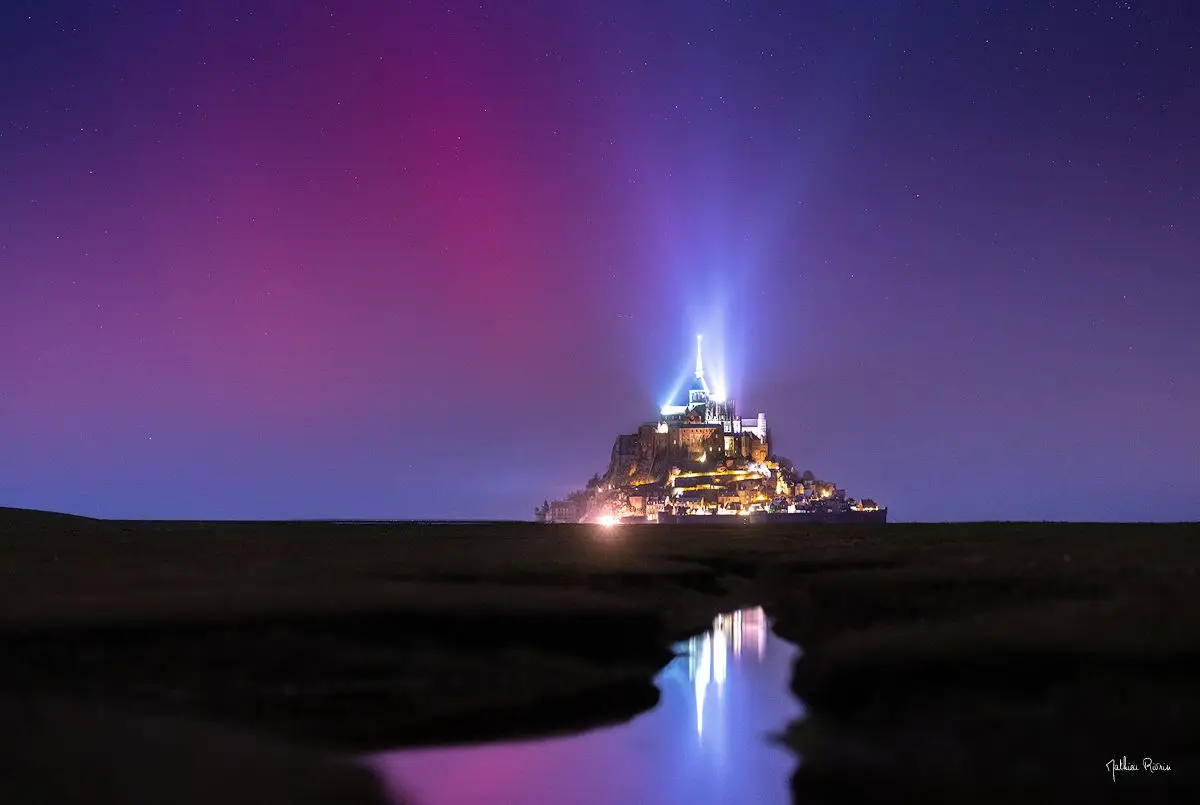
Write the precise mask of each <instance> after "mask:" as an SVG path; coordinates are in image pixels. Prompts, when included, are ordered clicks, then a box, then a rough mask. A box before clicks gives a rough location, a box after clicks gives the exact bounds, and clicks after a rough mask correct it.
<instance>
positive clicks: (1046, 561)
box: [0, 510, 1200, 802]
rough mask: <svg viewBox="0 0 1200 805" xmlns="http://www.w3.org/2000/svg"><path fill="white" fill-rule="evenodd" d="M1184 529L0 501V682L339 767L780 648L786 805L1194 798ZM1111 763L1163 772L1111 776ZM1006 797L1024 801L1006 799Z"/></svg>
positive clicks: (1193, 600)
mask: <svg viewBox="0 0 1200 805" xmlns="http://www.w3.org/2000/svg"><path fill="white" fill-rule="evenodd" d="M1198 566H1200V527H1198V526H1196V525H1103V524H1030V523H995V524H961V525H949V524H947V525H901V524H894V525H888V526H884V527H878V526H874V527H870V526H868V527H861V526H860V527H854V526H830V525H826V526H807V527H805V526H801V527H797V526H769V525H756V526H750V525H747V524H742V523H732V524H728V525H725V524H713V525H709V524H704V525H701V526H661V527H656V526H621V527H618V528H614V529H602V528H599V527H593V526H573V525H561V526H560V525H554V526H542V525H532V524H517V523H512V524H505V523H494V524H489V523H481V524H459V525H432V524H369V525H367V524H353V525H344V524H343V525H338V524H328V523H141V522H137V523H135V522H109V521H96V520H87V519H83V518H71V517H65V516H61V515H48V514H40V513H29V512H21V511H18V510H0V651H3V656H4V657H5V659H6V662H5V663H3V667H2V668H0V692H7V693H11V694H17V695H29V694H55V695H69V696H73V697H92V698H94V697H103V698H105V699H106V700H110V701H117V702H124V703H128V704H130V706H135V707H142V708H152V709H155V710H158V711H164V712H171V713H181V714H184V715H203V716H207V717H216V718H219V719H223V720H227V721H234V722H240V723H244V724H249V725H251V726H256V727H260V728H264V729H267V730H270V731H273V732H276V733H279V734H282V735H285V736H287V737H290V738H294V739H300V740H303V741H305V742H308V743H311V744H314V745H317V746H323V747H327V748H333V749H339V750H347V749H353V750H359V749H367V748H371V749H375V748H385V747H391V746H400V745H406V744H412V743H424V742H429V741H454V740H469V739H475V738H479V737H484V736H497V735H510V734H521V733H524V732H529V731H546V730H556V729H567V728H571V727H577V726H579V725H581V724H587V723H598V722H602V721H606V720H614V719H621V718H626V717H628V716H630V715H632V714H634V713H636V712H638V711H639V710H641V709H644V708H645V707H648V706H650V705H652V704H653V703H654V701H655V700H656V695H657V694H656V692H655V690H654V688H653V686H652V684H651V683H650V679H651V677H652V675H653V674H654V673H655V671H656V670H657V669H658V668H659V667H661V665H662V663H663V662H664V661H665V658H666V652H665V647H666V646H667V645H668V643H669V642H670V640H671V639H673V638H677V637H681V636H683V635H685V634H688V633H690V632H693V631H697V630H699V629H701V628H703V627H704V626H705V625H706V624H707V623H708V622H709V620H710V619H711V617H712V615H713V614H715V613H716V612H717V611H721V610H726V609H730V608H733V607H735V606H738V605H743V604H750V603H755V604H763V605H764V606H766V607H767V610H768V612H769V614H770V615H771V616H772V617H773V619H774V622H775V629H776V631H777V632H778V633H780V634H781V635H783V636H784V637H787V638H789V639H791V640H794V641H795V642H797V643H798V644H800V645H801V646H802V647H803V648H804V656H803V657H802V658H801V659H800V660H799V661H798V664H797V668H796V674H795V678H794V683H793V685H794V689H795V691H796V693H797V694H798V695H799V696H800V697H801V698H803V699H804V701H805V702H806V704H807V705H808V709H809V712H810V714H811V717H810V718H809V719H808V720H806V721H804V722H802V723H799V724H797V725H795V726H794V727H793V729H792V730H791V731H790V733H789V734H788V736H787V742H788V743H789V745H791V746H793V747H795V748H796V749H797V750H798V751H800V752H801V753H802V754H803V757H804V759H805V762H804V766H803V767H802V769H801V771H800V772H799V773H798V774H797V776H796V778H795V780H794V786H795V789H796V796H797V800H798V801H801V800H802V801H805V802H821V801H829V802H834V801H857V800H859V799H861V798H863V797H867V796H871V797H875V796H881V795H888V796H895V795H902V797H903V796H912V797H918V796H919V797H921V798H923V799H924V800H926V801H955V802H957V801H965V800H968V799H969V800H971V801H1012V798H1013V797H1014V796H1017V795H1019V794H1020V793H1021V791H1025V790H1027V787H1033V786H1036V787H1038V788H1039V789H1040V790H1042V791H1043V792H1046V793H1047V794H1051V793H1052V794H1054V795H1055V796H1060V797H1069V798H1072V799H1074V798H1076V797H1077V796H1085V795H1086V796H1087V797H1088V798H1090V799H1093V800H1094V799H1096V798H1100V799H1106V800H1107V799H1110V798H1113V797H1117V798H1124V797H1136V798H1137V800H1138V801H1147V799H1151V800H1153V799H1155V798H1157V797H1164V798H1165V800H1164V801H1172V800H1175V801H1177V798H1178V796H1179V794H1180V792H1179V789H1180V787H1184V788H1186V787H1193V786H1196V785H1197V781H1198V780H1200V681H1198V679H1197V674H1196V671H1197V668H1198V663H1197V660H1200V592H1198V590H1197V582H1198V581H1200V579H1197V567H1198ZM1122 756H1126V757H1127V758H1128V760H1129V761H1130V762H1131V763H1136V764H1137V765H1139V766H1140V765H1141V763H1142V758H1143V757H1152V758H1153V759H1154V760H1156V761H1159V762H1163V763H1168V764H1170V766H1171V768H1172V770H1171V771H1170V772H1160V773H1157V774H1150V773H1148V772H1144V773H1118V780H1117V782H1116V783H1114V782H1113V781H1112V779H1111V776H1110V773H1109V772H1108V771H1107V770H1106V768H1105V764H1106V763H1107V761H1108V760H1110V759H1114V758H1115V759H1118V760H1119V759H1120V758H1121V757H1122ZM1016 786H1020V788H1017V787H1016Z"/></svg>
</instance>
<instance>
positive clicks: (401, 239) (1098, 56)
mask: <svg viewBox="0 0 1200 805" xmlns="http://www.w3.org/2000/svg"><path fill="white" fill-rule="evenodd" d="M1198 78H1200V4H1197V3H1193V2H1187V0H1177V1H1176V2H1169V1H1168V0H1163V2H1136V1H1135V2H1116V3H1114V2H1083V1H1082V0H1080V1H1079V2H1052V1H1051V0H1027V2H1003V3H1001V2H984V0H979V1H978V2H976V1H974V0H971V1H967V0H964V2H949V1H948V0H947V1H946V2H915V1H914V2H899V1H895V0H893V1H891V2H882V0H879V1H873V0H856V2H834V1H833V0H829V1H828V2H817V1H814V2H796V1H792V2H784V1H782V0H781V2H772V3H768V2H749V1H746V2H716V1H715V0H665V1H663V2H648V1H647V0H604V2H595V0H556V1H552V0H541V1H540V2H538V1H537V0H503V2H501V0H488V1H486V2H482V3H480V2H478V1H476V2H471V3H467V2H454V1H452V2H437V3H434V2H409V3H403V2H395V1H394V0H348V1H347V2H337V3H328V4H320V3H302V2H294V0H270V1H266V2H263V1H260V2H254V1H253V0H249V1H246V0H243V1H242V2H226V0H206V1H205V2H180V3H171V4H166V3H158V2H148V1H147V2H137V3H125V2H54V0H30V1H28V2H21V1H18V2H13V1H12V0H9V2H6V3H4V4H3V5H2V6H0V82H2V89H0V505H14V506H28V507H34V508H47V509H56V510H65V511H72V512H78V513H82V514H90V515H98V516H112V517H154V518H175V517H178V518H260V517H268V518H272V517H346V518H351V517H386V518H409V517H414V518H426V517H431V518H517V519H528V518H531V517H532V514H533V507H534V506H535V505H537V504H539V503H541V501H542V500H543V499H544V498H553V497H555V496H557V495H562V494H564V493H566V492H568V491H569V490H571V489H573V488H575V487H578V486H580V485H582V483H583V482H584V481H585V480H586V479H587V478H588V476H590V475H591V474H592V473H593V472H596V471H602V470H603V469H604V467H605V466H606V464H607V462H608V457H609V450H610V447H611V445H612V440H613V438H614V436H615V435H616V434H618V433H621V432H631V431H632V430H634V428H636V426H637V425H638V424H639V423H640V422H642V421H645V420H648V419H652V418H653V417H654V416H655V412H656V410H657V409H658V407H659V406H660V405H661V404H662V403H663V402H665V399H666V397H667V396H668V395H669V394H670V392H671V391H672V388H673V387H674V386H675V385H676V383H677V382H678V381H679V380H680V379H681V378H682V377H683V376H684V374H685V373H686V372H687V370H688V368H689V362H690V361H691V359H692V354H691V350H692V347H693V339H694V335H695V333H697V332H704V333H705V335H706V340H705V345H706V348H709V347H710V348H711V349H712V353H713V362H714V373H716V372H717V371H718V370H720V371H721V373H722V374H723V375H724V377H725V380H726V382H727V384H728V391H729V394H730V396H732V397H734V398H735V399H737V400H738V402H739V407H740V409H741V411H742V413H743V415H746V416H752V415H754V414H757V412H758V411H760V410H761V411H765V412H766V413H767V416H768V420H769V422H770V424H771V426H772V431H773V435H774V438H775V443H776V447H777V450H778V452H779V453H781V454H782V455H785V456H788V457H790V458H792V459H793V460H794V461H795V462H796V463H797V464H798V465H799V466H800V467H801V468H806V469H812V470H813V471H814V472H815V473H816V474H817V475H818V476H819V477H822V478H827V479H830V480H834V481H836V482H838V483H839V484H840V485H841V486H844V487H845V488H846V489H847V490H848V492H849V493H850V494H851V495H859V496H861V495H865V496H869V497H873V498H875V499H877V500H878V501H879V502H880V503H881V504H886V505H888V506H889V507H890V509H891V512H890V517H891V519H893V520H963V519H1074V520H1114V519H1116V520H1123V519H1139V520H1178V519H1192V520H1194V519H1200V493H1198V489H1200V415H1198V412H1200V377H1198V372H1197V367H1198V366H1200V324H1198V323H1197V322H1198V320H1200V314H1198V310H1200V87H1198Z"/></svg>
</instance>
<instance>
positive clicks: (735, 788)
mask: <svg viewBox="0 0 1200 805" xmlns="http://www.w3.org/2000/svg"><path fill="white" fill-rule="evenodd" d="M676 651H677V652H680V653H679V656H678V657H676V659H675V660H674V661H672V662H671V663H670V664H669V665H668V666H667V667H666V668H665V669H663V671H662V673H661V674H659V677H658V679H657V682H658V685H659V687H660V688H661V689H662V698H661V701H660V702H659V704H658V706H657V707H655V708H654V709H653V710H651V711H649V712H646V713H643V714H642V715H640V716H638V717H637V718H635V719H633V720H632V721H630V722H629V723H627V724H622V725H619V726H615V727H607V728H602V729H597V730H592V731H590V732H586V733H582V734H580V735H574V736H570V737H566V738H553V739H549V740H540V741H520V742H510V743H500V744H492V745H484V746H475V747H453V748H438V749H428V750H414V751H403V752H394V753H389V754H385V755H380V756H377V757H376V758H374V759H372V765H373V766H374V767H375V768H376V770H377V771H378V772H379V773H380V775H381V776H382V778H383V779H384V780H385V782H386V783H387V784H388V785H389V786H390V787H391V790H393V791H395V792H397V799H399V797H400V795H401V792H407V793H406V795H407V796H410V797H411V798H412V800H413V801H415V802H417V803H420V805H458V803H463V802H472V803H506V804H507V803H518V802H519V803H524V805H552V804H553V805H561V803H567V802H569V803H572V805H624V803H636V802H654V803H664V804H665V805H706V804H707V803H713V805H716V803H722V804H724V803H741V802H747V803H750V802H752V803H755V804H756V805H759V804H760V803H761V805H771V804H772V803H776V804H777V805H784V803H789V802H791V797H790V792H789V785H788V781H789V778H790V776H791V774H792V772H793V771H794V770H795V765H796V762H795V758H794V757H793V756H792V755H791V754H789V753H788V752H786V751H785V750H783V749H781V748H780V747H778V746H775V745H774V744H771V743H768V742H767V736H768V735H769V734H771V733H776V732H780V731H782V730H783V729H784V728H786V726H787V724H788V723H789V722H790V721H792V720H793V719H795V718H797V717H799V716H801V715H802V713H803V709H802V707H801V706H800V703H799V702H797V701H796V700H795V699H794V698H792V696H791V692H790V690H789V680H790V678H791V668H792V663H793V661H794V660H795V658H796V656H797V654H798V653H799V652H798V649H797V648H796V647H795V646H792V645H790V644H788V643H786V642H784V641H781V640H778V639H777V638H775V637H774V636H773V635H771V633H770V630H769V628H768V624H767V620H766V617H765V615H764V613H763V611H762V610H761V609H748V610H742V611H741V612H737V613H730V614H728V615H722V616H720V617H718V618H717V619H715V620H714V621H713V624H712V628H710V629H709V630H708V631H707V632H705V633H704V634H702V635H697V636H696V637H693V638H691V639H690V640H688V641H686V642H685V643H683V644H681V645H679V646H677V647H676Z"/></svg>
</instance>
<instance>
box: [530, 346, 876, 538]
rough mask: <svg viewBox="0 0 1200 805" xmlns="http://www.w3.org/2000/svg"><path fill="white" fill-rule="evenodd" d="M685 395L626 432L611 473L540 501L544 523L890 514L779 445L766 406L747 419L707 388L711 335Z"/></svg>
mask: <svg viewBox="0 0 1200 805" xmlns="http://www.w3.org/2000/svg"><path fill="white" fill-rule="evenodd" d="M685 394H686V396H685V397H682V398H681V399H678V400H672V401H670V402H668V403H667V404H666V405H664V406H663V407H662V408H661V409H660V411H659V415H658V417H657V418H656V419H654V420H651V421H649V422H645V423H643V424H642V425H641V426H639V427H638V429H637V431H636V432H634V433H630V434H625V435H621V436H618V437H617V438H616V441H615V442H614V443H613V448H612V455H611V457H610V459H609V464H608V468H607V470H606V471H605V472H604V473H603V475H600V474H597V475H595V476H593V477H592V479H591V481H589V482H588V485H587V487H586V488H585V489H582V490H580V491H578V492H575V493H573V494H572V495H569V496H568V497H567V498H566V499H564V500H556V501H554V502H549V501H547V502H546V503H544V504H543V505H542V506H541V507H539V508H538V509H537V512H536V514H537V516H538V519H539V520H542V521H545V522H581V521H585V522H601V523H610V524H611V523H617V522H622V521H626V522H627V521H651V522H672V521H675V520H677V519H678V518H681V517H685V516H690V515H733V514H736V515H742V516H748V517H751V518H752V519H754V520H778V519H786V520H801V521H868V522H882V521H884V520H885V519H886V515H887V510H886V509H880V508H879V507H878V506H876V505H875V503H874V502H873V501H870V500H862V501H858V500H854V499H852V498H847V497H846V494H845V492H844V491H843V490H841V489H838V488H837V487H836V486H835V485H833V484H831V483H827V482H824V481H819V480H817V478H816V477H815V476H814V475H813V474H812V473H811V472H805V473H799V472H797V471H796V468H795V467H794V465H793V464H792V463H791V462H790V461H788V460H787V459H783V458H779V457H777V456H776V455H774V453H773V452H772V450H771V435H770V430H769V429H768V427H767V417H766V414H763V413H761V412H760V413H759V414H758V415H757V416H756V417H751V418H746V419H744V418H741V417H740V416H738V412H737V406H736V405H735V403H734V401H733V400H730V399H726V398H725V397H724V395H723V394H721V393H714V392H713V390H712V389H711V388H710V387H709V383H708V380H707V379H706V378H705V372H704V354H703V337H702V336H699V335H698V336H696V368H695V373H694V378H693V380H692V383H691V386H690V387H689V388H688V389H687V390H686V392H685Z"/></svg>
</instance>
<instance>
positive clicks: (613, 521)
mask: <svg viewBox="0 0 1200 805" xmlns="http://www.w3.org/2000/svg"><path fill="white" fill-rule="evenodd" d="M620 523H621V521H620V520H618V519H617V518H616V517H613V516H612V515H611V514H602V515H600V516H599V517H597V518H596V524H597V525H602V526H604V527H605V528H612V527H613V526H615V525H620Z"/></svg>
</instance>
